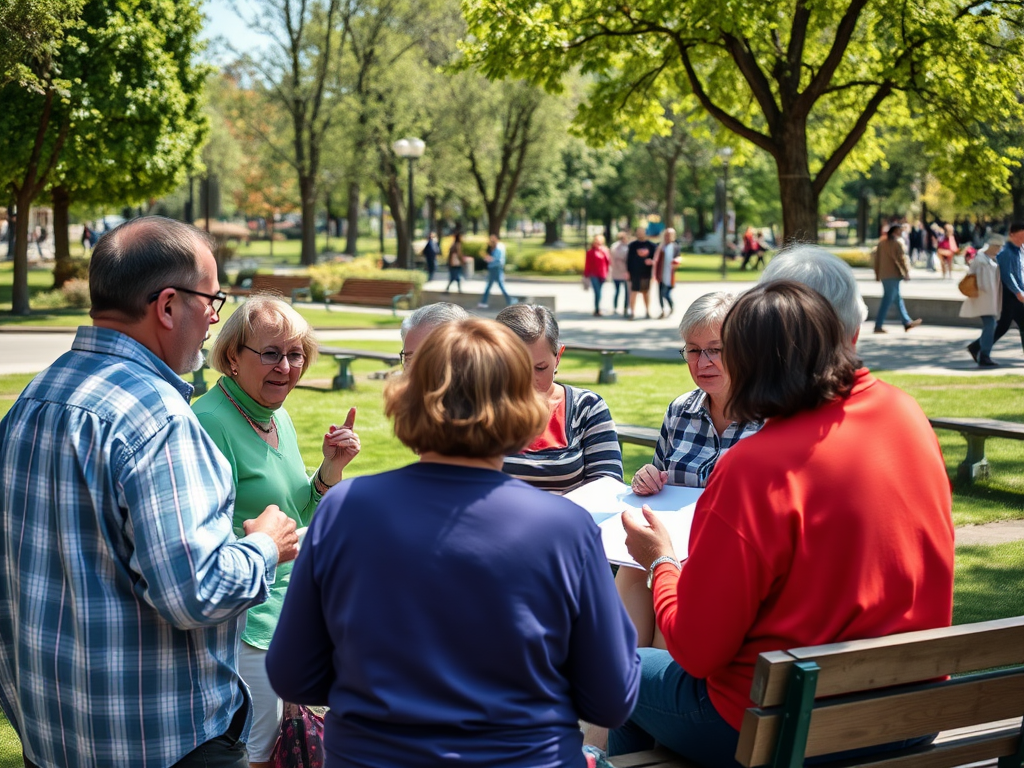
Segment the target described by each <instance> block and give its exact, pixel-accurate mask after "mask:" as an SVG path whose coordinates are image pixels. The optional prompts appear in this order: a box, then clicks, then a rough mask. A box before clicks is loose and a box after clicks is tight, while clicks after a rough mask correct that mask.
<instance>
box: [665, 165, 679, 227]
mask: <svg viewBox="0 0 1024 768" xmlns="http://www.w3.org/2000/svg"><path fill="white" fill-rule="evenodd" d="M678 161H679V157H678V155H673V156H672V157H669V158H666V160H665V164H666V165H665V176H666V179H665V229H668V228H669V227H675V225H676V224H675V221H676V163H677V162H678Z"/></svg>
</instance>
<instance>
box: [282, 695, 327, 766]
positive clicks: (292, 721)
mask: <svg viewBox="0 0 1024 768" xmlns="http://www.w3.org/2000/svg"><path fill="white" fill-rule="evenodd" d="M270 762H271V764H272V765H273V766H274V768H323V766H324V719H323V718H322V717H321V716H320V715H318V714H316V712H313V711H312V710H311V709H310V708H309V707H304V706H301V705H299V704H285V705H284V718H283V719H282V720H281V735H280V737H279V738H278V740H277V744H275V745H274V752H273V754H272V755H271V756H270Z"/></svg>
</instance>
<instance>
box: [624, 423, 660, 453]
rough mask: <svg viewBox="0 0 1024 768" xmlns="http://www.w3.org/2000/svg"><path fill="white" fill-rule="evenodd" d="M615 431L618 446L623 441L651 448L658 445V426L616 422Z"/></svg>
mask: <svg viewBox="0 0 1024 768" xmlns="http://www.w3.org/2000/svg"><path fill="white" fill-rule="evenodd" d="M615 431H616V433H618V438H619V446H620V447H621V446H622V444H623V443H632V444H633V445H643V446H646V447H647V448H650V449H652V450H653V449H654V448H655V447H656V446H657V445H658V438H659V437H661V429H660V428H657V427H639V426H637V425H636V424H616V425H615Z"/></svg>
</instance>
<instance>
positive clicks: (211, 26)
mask: <svg viewBox="0 0 1024 768" xmlns="http://www.w3.org/2000/svg"><path fill="white" fill-rule="evenodd" d="M238 6H239V7H240V8H241V9H243V11H244V9H245V8H246V7H247V6H248V3H247V2H246V0H238ZM203 14H204V15H205V16H206V28H205V30H204V34H203V36H204V37H205V38H206V39H207V40H209V41H210V45H209V48H208V49H207V54H208V56H209V58H210V59H211V60H212V61H214V62H219V61H221V60H224V59H227V58H229V54H228V52H227V51H226V50H225V46H224V42H225V41H226V42H227V43H228V44H230V45H231V46H233V47H234V48H235V49H236V50H238V51H252V50H253V49H255V48H260V47H262V46H264V45H266V43H267V38H265V37H263V36H262V35H258V34H256V33H255V32H253V31H252V30H250V29H249V27H248V26H247V25H246V23H245V22H244V21H242V19H241V18H239V16H238V14H236V13H235V11H234V9H233V8H232V3H231V0H207V1H206V2H205V3H204V4H203Z"/></svg>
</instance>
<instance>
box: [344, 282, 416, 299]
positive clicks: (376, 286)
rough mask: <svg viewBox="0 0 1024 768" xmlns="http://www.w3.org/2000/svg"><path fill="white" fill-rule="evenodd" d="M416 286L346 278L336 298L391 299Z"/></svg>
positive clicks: (405, 283)
mask: <svg viewBox="0 0 1024 768" xmlns="http://www.w3.org/2000/svg"><path fill="white" fill-rule="evenodd" d="M415 287H416V284H415V283H413V282H411V281H409V280H371V279H369V278H365V277H348V278H345V282H344V283H342V284H341V290H340V291H338V293H337V295H338V296H380V297H386V298H388V299H391V298H392V297H394V296H398V295H399V294H403V293H409V292H410V291H411V290H413V289H414V288H415Z"/></svg>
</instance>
